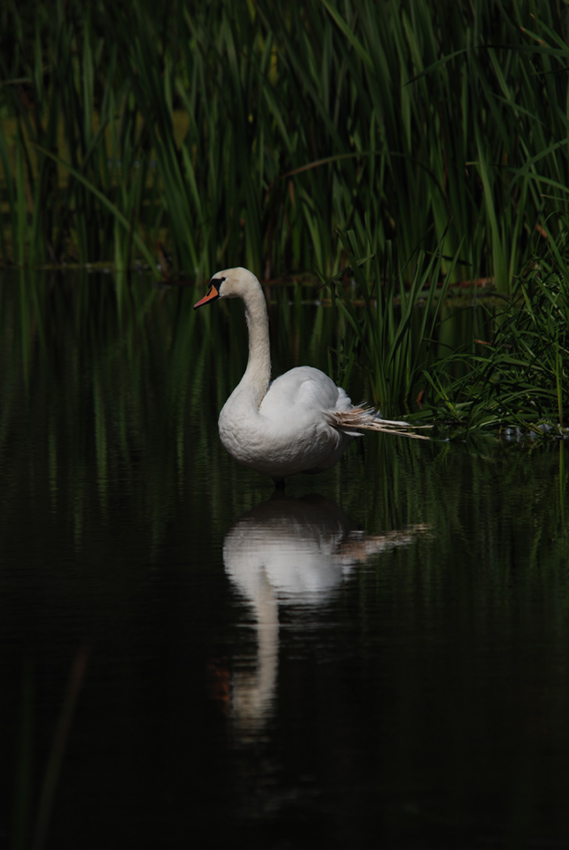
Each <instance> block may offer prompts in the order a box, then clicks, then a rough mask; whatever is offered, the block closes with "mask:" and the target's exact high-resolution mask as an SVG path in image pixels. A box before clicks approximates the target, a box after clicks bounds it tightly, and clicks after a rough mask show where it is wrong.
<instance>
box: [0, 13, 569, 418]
mask: <svg viewBox="0 0 569 850" xmlns="http://www.w3.org/2000/svg"><path fill="white" fill-rule="evenodd" d="M568 36H569V24H568V11H567V6H566V5H565V4H561V3H550V2H545V0H524V2H517V0H508V2H506V0H504V1H503V2H499V0H492V2H490V0H473V2H469V3H450V2H449V3H444V4H441V3H438V2H425V3H414V2H411V0H384V2H381V3H378V2H376V1H375V0H351V2H345V3H344V2H342V3H339V2H337V0H306V2H303V3H300V4H296V5H294V6H292V7H291V6H289V7H287V8H285V7H282V6H279V4H273V3H253V2H243V3H232V2H229V1H228V0H214V2H211V3H207V4H197V3H187V2H185V0H168V2H153V3H150V2H137V3H135V2H127V3H121V4H109V3H106V2H103V0H95V2H92V3H89V4H87V5H85V4H84V3H80V2H79V0H67V2H63V0H57V2H55V3H53V4H45V3H41V2H38V1H37V0H21V2H19V3H17V4H16V2H15V1H14V0H9V1H8V2H7V3H5V4H3V5H2V8H1V9H0V72H1V78H2V84H1V86H0V118H1V122H0V216H1V224H2V226H1V227H0V261H1V263H2V264H3V265H5V266H6V265H17V266H20V267H22V266H28V267H32V268H37V267H41V266H44V267H45V266H49V267H57V266H61V265H67V266H69V265H72V264H79V265H88V264H101V263H104V264H112V265H113V266H114V268H115V269H116V270H117V271H119V272H125V271H128V272H129V273H130V272H131V271H132V269H134V268H136V267H139V266H141V265H142V266H144V267H149V268H150V269H151V270H152V273H153V274H154V275H156V276H161V277H162V278H165V279H167V280H173V279H175V278H176V277H177V276H185V277H186V278H190V279H192V280H194V279H201V278H203V277H208V276H209V274H210V273H211V272H212V271H213V270H215V269H217V268H220V267H223V266H227V265H237V264H242V265H246V266H248V267H249V268H251V269H253V270H254V271H255V272H256V273H257V274H258V275H259V276H260V277H261V278H265V279H267V278H271V277H275V276H282V275H284V274H289V273H291V272H293V273H297V272H300V271H302V272H306V271H309V272H311V273H312V274H314V275H315V276H316V277H317V278H319V279H320V280H324V281H329V286H330V288H331V290H332V292H333V303H334V305H335V307H336V308H337V316H338V319H339V321H340V323H341V327H342V328H343V329H344V330H346V334H345V336H344V337H343V338H342V345H341V350H338V354H339V359H338V361H337V362H338V364H339V367H340V374H341V375H344V376H348V377H349V373H350V371H351V370H352V369H353V366H354V364H355V363H358V364H359V365H360V366H363V367H364V368H365V369H367V370H368V371H369V372H370V373H371V379H370V385H371V395H372V398H373V400H374V401H375V402H376V403H378V404H381V406H382V408H383V409H384V410H386V411H390V412H395V411H402V410H403V411H410V410H416V408H415V407H414V400H415V399H416V398H417V394H418V393H419V392H420V391H421V389H425V387H427V388H428V389H429V392H428V393H427V395H426V396H425V399H426V400H427V402H428V403H429V404H431V407H430V408H429V409H428V410H427V409H425V410H423V414H424V415H430V416H436V417H437V418H439V419H441V418H444V419H446V420H448V421H451V422H452V423H453V424H456V423H460V427H461V429H464V427H466V428H470V429H472V428H473V427H479V426H485V425H486V426H487V425H492V426H495V425H496V424H498V423H500V424H502V425H506V424H515V423H522V424H524V423H525V424H527V423H534V424H535V423H536V422H537V421H538V418H539V417H543V418H545V419H546V420H551V421H552V422H553V421H555V422H560V423H561V422H563V421H565V420H566V418H567V412H568V411H567V398H566V395H565V393H564V386H565V383H564V380H565V376H566V371H567V365H566V358H565V354H564V349H563V348H562V346H563V345H564V339H565V331H564V323H565V321H566V311H565V307H566V299H565V296H564V295H563V294H562V292H563V289H564V286H565V279H566V278H565V276H564V275H565V267H564V265H563V263H564V259H563V257H564V240H565V237H566V232H567V221H568V218H567V192H568V189H567V187H568V186H569V158H568V150H569V146H568V138H569V118H568V114H567V102H568V99H569V86H568V83H569V77H568V74H567V65H568V62H569V47H568V46H567V45H568V41H569V39H568ZM347 270H349V272H350V274H349V275H348V276H346V271H347ZM120 280H121V281H123V280H124V278H122V277H121V278H120ZM352 280H355V284H356V287H355V289H350V288H348V286H347V284H348V282H349V281H352ZM481 281H484V282H485V283H486V284H487V285H488V286H489V287H490V288H493V289H494V290H495V291H497V292H498V293H499V294H500V296H503V298H504V299H506V300H504V301H503V302H502V303H503V305H504V307H503V308H500V309H498V310H494V312H495V313H496V315H494V312H492V310H491V309H490V307H488V311H489V312H488V320H487V321H486V331H487V333H485V336H484V341H485V342H489V343H491V345H490V346H489V347H488V346H486V347H482V348H481V347H480V345H479V346H478V347H476V346H475V344H474V342H473V339H474V338H472V339H469V338H467V337H464V338H462V339H460V340H458V341H457V340H453V345H452V347H451V349H450V350H451V352H452V357H451V360H450V361H449V360H448V359H445V360H443V362H442V363H441V362H440V356H441V354H444V356H445V357H446V355H447V354H448V351H449V349H448V348H444V347H445V346H447V345H448V344H449V343H448V340H447V339H446V336H445V335H446V334H447V331H446V329H445V326H444V325H443V326H442V327H438V326H437V322H436V319H437V314H441V309H442V312H445V311H447V306H446V305H448V301H447V302H444V301H443V299H444V297H445V295H449V294H450V293H451V292H455V291H456V289H454V290H453V289H452V288H453V287H456V286H458V285H459V284H461V285H462V286H470V291H471V294H472V293H473V294H474V297H477V296H476V292H477V289H478V284H479V283H480V282H481ZM121 285H122V284H121ZM512 299H514V300H513V301H512ZM540 299H542V300H543V303H544V304H545V305H546V306H547V305H548V304H549V305H551V309H549V307H548V310H546V311H545V313H544V312H543V311H542V309H541V307H540V306H539V304H540ZM362 300H363V303H364V305H365V312H364V314H363V318H362V311H361V310H360V309H359V308H358V307H357V303H358V301H362ZM119 303H122V302H121V299H119ZM417 305H418V309H417ZM441 305H442V306H441ZM516 305H517V306H516ZM520 306H521V312H520V309H519V307H520ZM493 309H494V308H493ZM504 310H505V311H506V312H505V315H500V314H502V313H503V311H504ZM564 311H565V312H564ZM541 320H543V321H545V322H546V325H547V327H546V330H545V333H546V338H547V339H548V340H549V342H548V347H547V349H546V351H545V352H543V351H542V350H541V349H539V350H538V349H537V348H536V346H535V344H534V342H532V339H531V334H532V333H533V334H535V335H536V338H537V337H541V336H542V329H541V328H540V327H539V326H538V324H536V323H538V322H539V321H541ZM22 322H23V327H26V326H27V327H28V328H29V327H31V321H30V319H29V317H28V318H25V317H22ZM559 322H560V323H561V324H560V325H559ZM557 325H559V331H558V332H557V331H556V330H555V328H556V327H557ZM508 334H510V336H508ZM512 334H513V338H511V335H512ZM556 334H557V336H556ZM522 337H523V343H522V342H521V339H522ZM480 338H482V337H480ZM512 346H514V349H515V352H516V355H515V358H514V355H513V354H511V353H510V354H508V356H507V357H506V356H505V354H506V353H507V352H512V350H514V349H512ZM542 355H543V358H542V359H541V360H540V369H541V371H539V373H536V374H535V376H534V373H533V372H532V371H531V368H530V366H529V365H528V364H531V363H532V362H533V361H534V360H535V358H536V357H540V358H541V357H542ZM508 358H509V359H508ZM516 358H517V359H516ZM514 359H516V362H514ZM466 361H468V362H466ZM524 363H525V365H520V364H524ZM457 369H458V371H457ZM461 369H462V370H463V371H462V372H461ZM425 370H426V373H427V377H426V378H423V372H424V371H425ZM506 373H507V375H506ZM534 386H535V388H536V392H537V396H538V398H533V390H532V388H533V387H534ZM506 387H507V391H506V389H505V388H506ZM502 390H504V392H502ZM530 397H532V398H531V400H530V401H527V399H529V398H530Z"/></svg>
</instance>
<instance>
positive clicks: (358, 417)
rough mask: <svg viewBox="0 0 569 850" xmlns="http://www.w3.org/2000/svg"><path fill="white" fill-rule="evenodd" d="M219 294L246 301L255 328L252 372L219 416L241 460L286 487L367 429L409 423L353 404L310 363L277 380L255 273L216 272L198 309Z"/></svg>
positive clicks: (329, 462)
mask: <svg viewBox="0 0 569 850" xmlns="http://www.w3.org/2000/svg"><path fill="white" fill-rule="evenodd" d="M217 298H242V299H243V301H244V302H245V318H246V319H247V325H248V328H249V361H248V363H247V369H246V370H245V374H244V375H243V378H242V379H241V382H240V383H239V385H238V386H237V387H236V388H235V390H234V391H233V392H232V394H231V395H230V396H229V398H228V400H227V401H226V403H225V405H224V407H223V409H222V411H221V413H220V415H219V436H220V437H221V442H222V443H223V445H224V446H225V448H226V449H227V451H228V452H229V454H230V455H231V456H232V457H234V458H235V460H236V461H238V463H240V464H242V465H243V466H247V467H249V468H251V469H255V470H256V471H257V472H261V473H263V474H265V475H270V476H271V477H272V478H273V479H274V480H275V482H276V483H277V484H278V485H281V484H282V482H283V480H284V478H285V477H287V476H289V475H295V474H296V473H298V472H321V471H322V470H324V469H328V468H329V467H331V466H333V465H334V464H335V463H336V461H338V460H339V459H340V457H341V456H342V454H343V453H344V451H345V449H346V447H347V446H348V444H349V443H350V441H351V440H352V438H353V437H361V436H362V434H361V430H362V429H364V430H374V431H391V432H393V431H394V430H395V429H397V428H401V427H403V428H408V425H407V423H405V422H399V423H397V422H389V421H388V420H384V419H378V418H377V417H376V416H375V415H374V414H373V412H371V411H369V410H366V409H365V408H363V407H359V406H354V405H352V403H351V401H350V399H349V398H348V396H347V395H346V393H345V392H344V390H343V389H341V388H340V387H337V386H336V385H335V384H334V382H333V381H332V380H331V379H330V378H329V377H328V376H327V375H325V374H324V372H321V371H320V370H319V369H313V368H312V367H311V366H299V367H297V368H295V369H291V370H290V371H289V372H286V373H285V374H284V375H281V377H280V378H276V380H274V381H273V382H272V383H271V354H270V346H269V319H268V315H267V304H266V301H265V296H264V293H263V290H262V288H261V284H260V283H259V281H258V280H257V278H256V277H255V275H254V274H253V273H252V272H250V271H248V270H247V269H243V268H235V269H226V270H225V271H220V272H217V273H216V274H215V275H214V276H213V277H212V279H211V280H210V285H209V289H208V291H207V294H206V295H205V296H204V297H203V298H202V299H200V300H199V301H198V302H197V303H196V304H194V309H196V308H197V307H202V306H203V305H204V304H208V303H209V302H211V301H214V300H216V299H217ZM397 433H400V431H399V430H397ZM409 436H418V435H411V434H409Z"/></svg>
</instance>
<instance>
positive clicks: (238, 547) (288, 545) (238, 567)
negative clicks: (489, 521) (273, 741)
mask: <svg viewBox="0 0 569 850" xmlns="http://www.w3.org/2000/svg"><path fill="white" fill-rule="evenodd" d="M425 528H426V527H425V526H419V525H417V526H413V527H411V528H406V529H405V530H403V531H391V532H387V533H385V534H382V535H376V536H367V535H365V534H364V533H362V532H359V531H356V530H355V529H354V526H353V524H352V523H351V522H350V520H349V519H348V517H347V516H346V514H345V513H344V511H343V510H342V509H341V508H339V507H338V505H336V504H335V503H334V502H331V501H329V500H328V499H323V498H322V497H321V496H315V495H313V496H306V497H304V498H302V499H293V498H289V497H287V496H286V495H285V494H281V493H278V492H277V493H275V494H274V495H273V497H272V498H271V499H270V500H269V501H268V502H264V503H263V504H261V505H259V506H258V507H256V508H254V509H253V510H252V511H250V512H249V513H246V514H244V515H243V516H242V517H241V518H240V519H239V520H237V522H236V523H235V525H234V526H233V528H232V529H231V530H230V531H229V532H228V533H227V535H226V537H225V541H224V544H223V561H224V565H225V569H226V572H227V574H228V576H229V577H230V579H231V581H232V582H233V583H234V584H235V585H236V586H237V587H238V589H239V590H240V592H241V593H242V594H243V595H244V596H245V597H246V599H247V601H248V602H249V604H250V605H251V608H252V610H253V618H254V624H255V627H256V631H257V655H256V666H255V669H254V670H253V671H252V672H245V671H236V672H235V673H234V675H233V681H232V696H231V714H232V717H233V719H234V720H235V721H236V722H237V723H238V724H239V725H240V726H248V727H249V728H250V729H251V731H254V730H255V729H258V727H259V726H260V725H261V724H262V723H263V722H264V721H265V720H266V719H267V717H268V716H270V712H271V706H272V703H273V701H274V697H275V692H276V681H277V670H278V651H279V618H278V606H279V604H284V605H296V606H299V605H300V606H306V605H311V606H317V605H322V604H324V603H325V602H326V601H327V600H329V598H330V596H331V595H332V594H333V592H334V590H335V589H336V588H337V587H338V586H339V585H340V583H341V582H342V580H343V578H344V577H345V576H346V575H347V574H348V573H349V572H350V570H351V569H352V568H353V567H354V565H355V564H357V563H360V562H362V561H365V560H366V559H367V558H368V557H370V556H371V555H375V554H377V553H378V552H384V551H386V550H388V549H393V548H394V547H396V546H407V545H409V543H411V542H412V541H413V540H414V539H415V538H416V536H417V534H419V533H421V532H423V531H425ZM242 731H244V729H242Z"/></svg>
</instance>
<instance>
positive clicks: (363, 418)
mask: <svg viewBox="0 0 569 850" xmlns="http://www.w3.org/2000/svg"><path fill="white" fill-rule="evenodd" d="M327 416H328V420H329V422H330V424H331V425H333V426H334V427H335V428H338V429H339V430H340V431H343V432H344V433H345V434H349V435H350V436H351V437H362V436H363V434H362V431H381V432H382V433H383V434H401V436H403V437H412V438H414V439H416V440H428V439H430V438H429V437H427V436H426V435H425V434H416V433H415V431H416V430H417V429H418V428H421V429H422V428H431V427H432V425H411V424H410V423H409V422H400V421H398V420H393V419H381V417H379V416H377V415H376V414H375V412H374V411H373V410H372V409H371V408H368V407H352V408H351V410H330V411H328V412H327Z"/></svg>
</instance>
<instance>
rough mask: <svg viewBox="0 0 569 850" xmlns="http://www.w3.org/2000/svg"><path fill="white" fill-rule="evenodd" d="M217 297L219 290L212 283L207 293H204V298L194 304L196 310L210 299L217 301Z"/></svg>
mask: <svg viewBox="0 0 569 850" xmlns="http://www.w3.org/2000/svg"><path fill="white" fill-rule="evenodd" d="M216 298H219V290H218V289H217V288H216V287H215V286H214V285H213V283H212V284H211V286H210V288H209V289H208V291H207V294H206V295H204V297H203V298H200V300H199V301H196V303H195V304H194V310H197V308H198V307H203V305H204V304H207V303H208V301H215V299H216Z"/></svg>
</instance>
